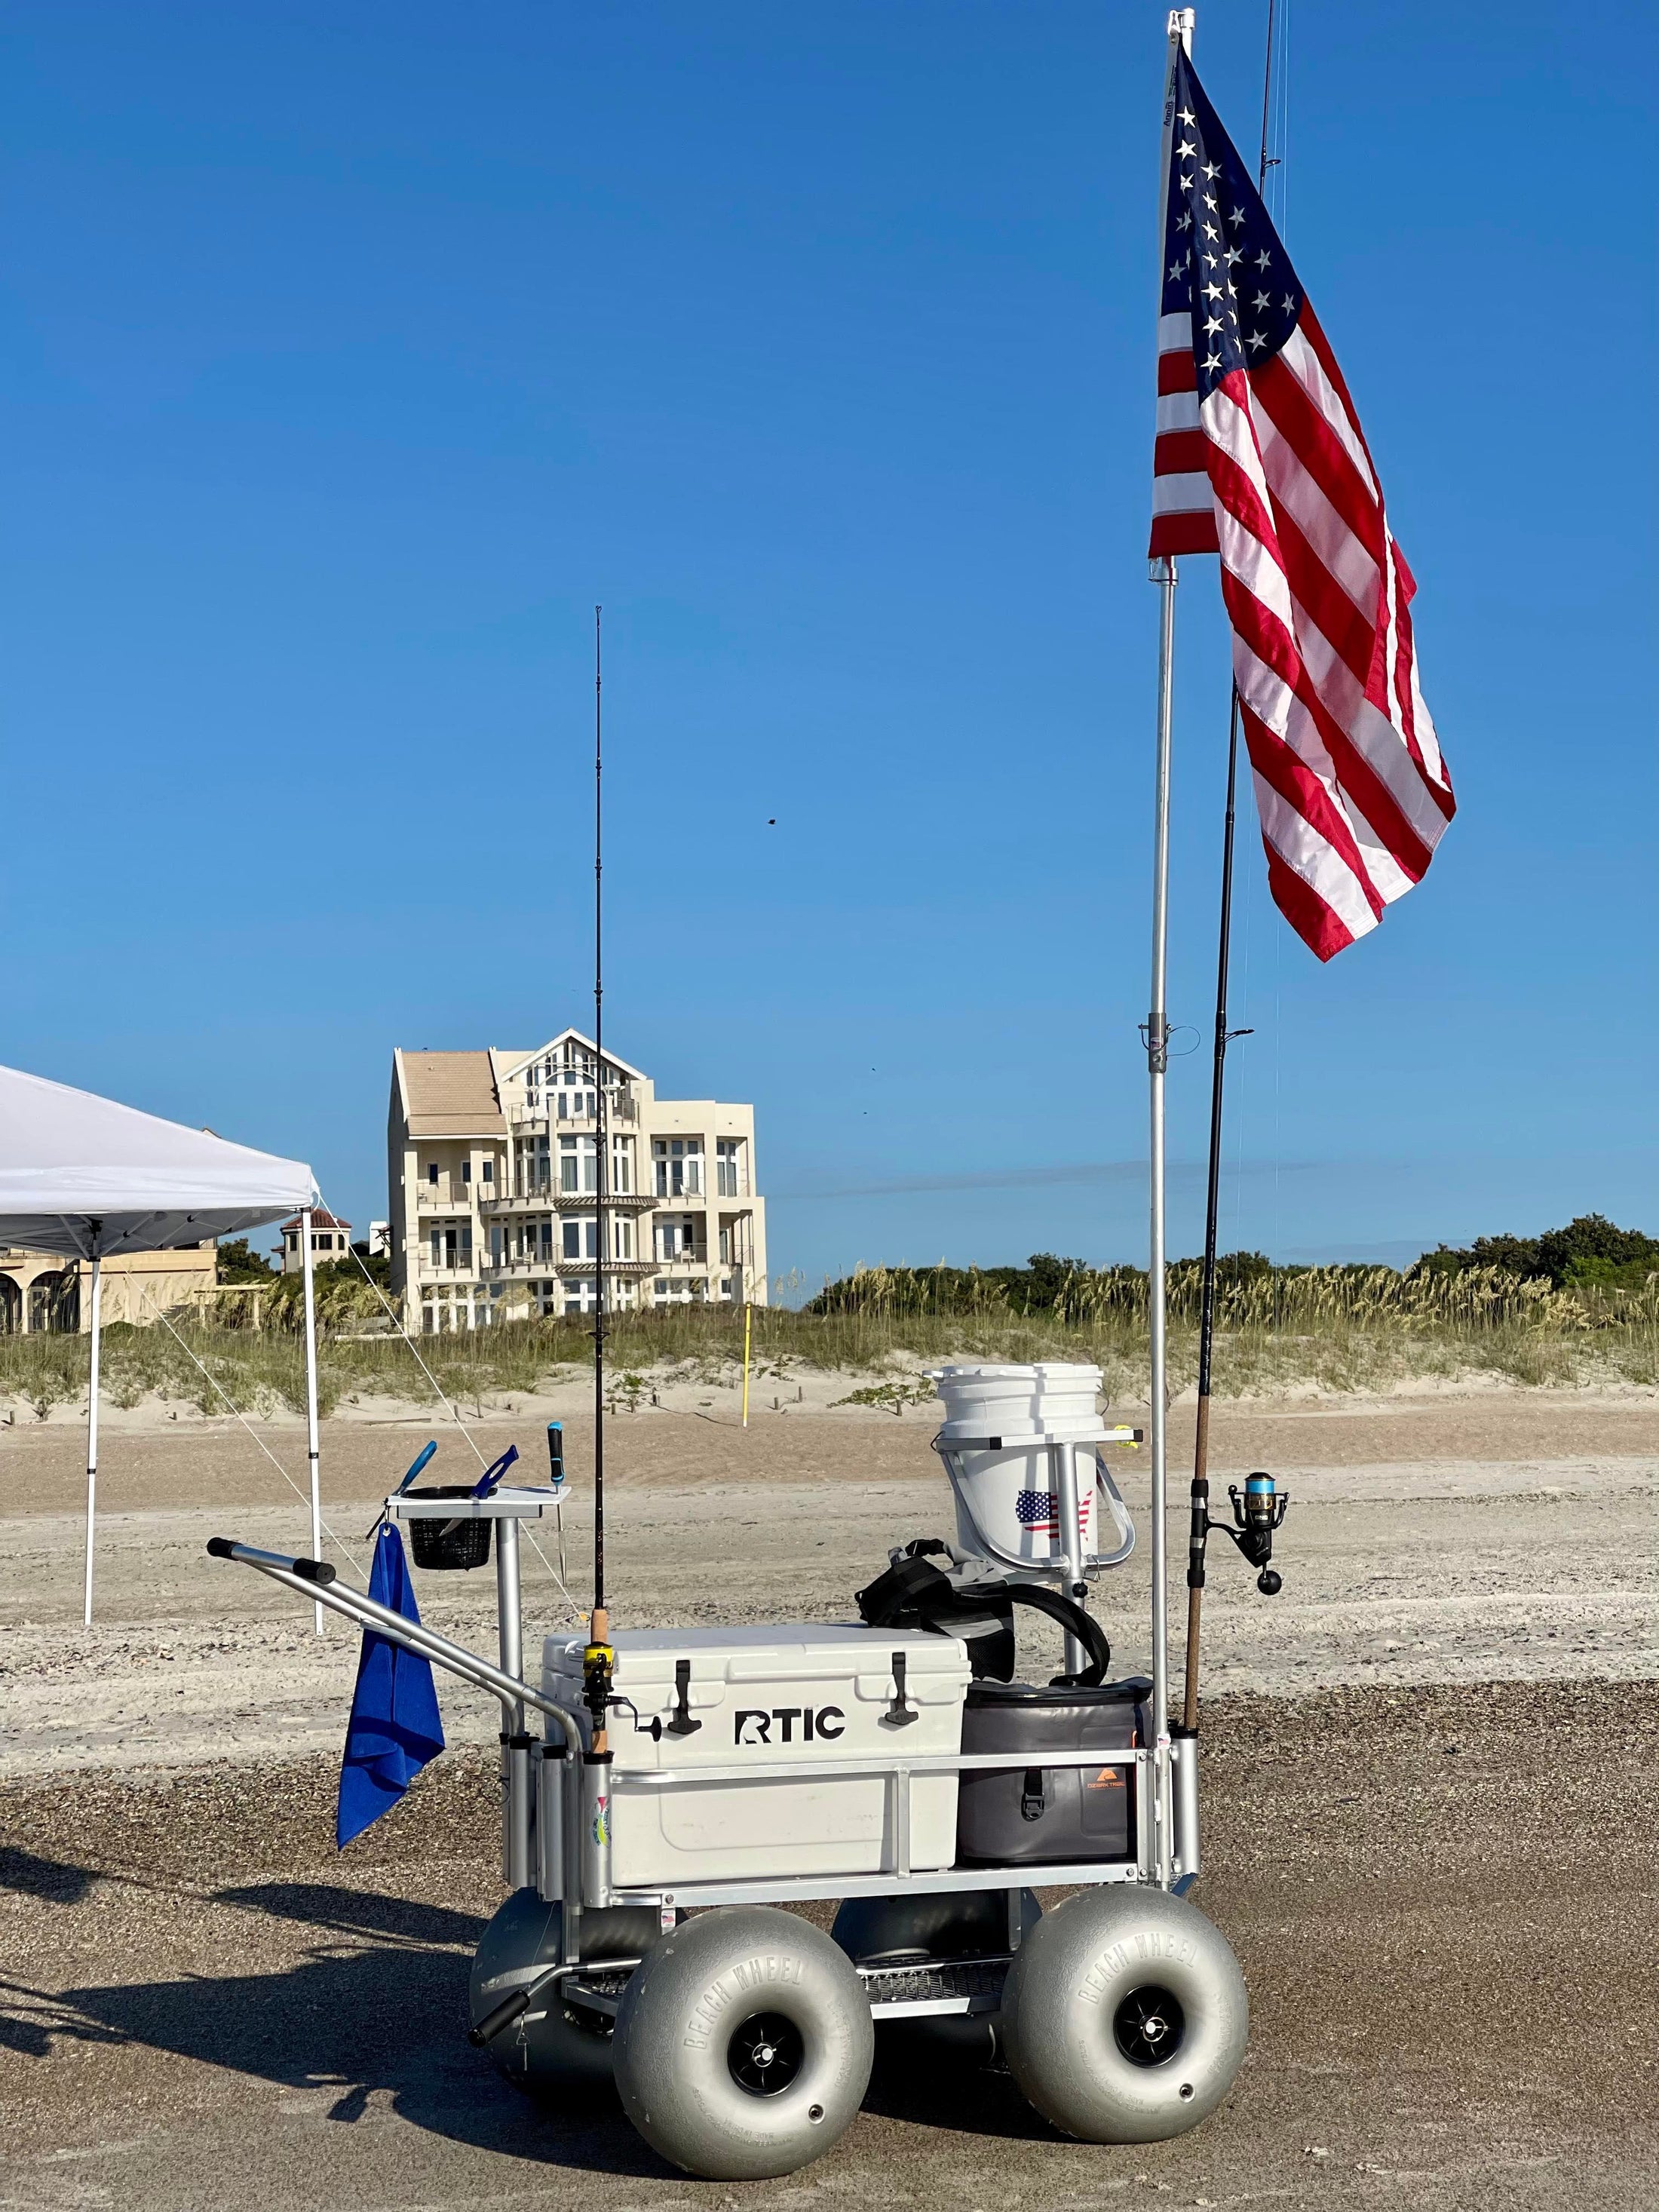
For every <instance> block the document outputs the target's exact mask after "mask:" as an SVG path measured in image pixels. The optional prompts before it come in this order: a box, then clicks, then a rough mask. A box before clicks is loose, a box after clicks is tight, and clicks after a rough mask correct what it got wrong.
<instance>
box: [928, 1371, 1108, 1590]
mask: <svg viewBox="0 0 1659 2212" xmlns="http://www.w3.org/2000/svg"><path fill="white" fill-rule="evenodd" d="M928 1379H929V1380H930V1381H931V1382H932V1383H933V1385H934V1387H935V1388H936V1389H937V1390H938V1392H939V1397H940V1399H941V1400H942V1401H944V1406H945V1423H944V1426H943V1427H942V1428H941V1429H940V1431H939V1435H938V1437H937V1438H936V1439H935V1442H936V1444H937V1446H938V1449H939V1455H940V1457H941V1458H942V1459H943V1460H944V1462H945V1469H946V1471H947V1473H948V1474H949V1475H950V1477H951V1489H952V1491H953V1492H955V1496H956V1506H957V1543H958V1545H959V1546H960V1547H961V1548H962V1549H963V1551H964V1552H970V1553H974V1554H975V1555H976V1556H977V1557H980V1558H990V1559H994V1560H997V1561H998V1562H1000V1564H1001V1565H1007V1566H1012V1565H1018V1566H1024V1567H1030V1568H1034V1569H1037V1570H1042V1569H1044V1568H1047V1569H1049V1570H1053V1569H1055V1568H1058V1567H1060V1566H1062V1565H1064V1563H1065V1560H1066V1553H1067V1550H1068V1549H1069V1548H1070V1547H1068V1546H1067V1545H1066V1541H1065V1537H1064V1532H1063V1530H1062V1528H1061V1524H1060V1469H1059V1468H1058V1467H1057V1465H1056V1463H1055V1462H1056V1459H1057V1457H1058V1455H1057V1454H1056V1453H1055V1452H1054V1451H1052V1450H1051V1449H1049V1447H1050V1445H1063V1446H1064V1447H1065V1448H1066V1449H1067V1450H1068V1451H1069V1452H1070V1453H1071V1455H1072V1462H1073V1468H1074V1470H1075V1476H1074V1479H1075V1480H1076V1484H1077V1504H1078V1538H1077V1547H1076V1549H1077V1554H1078V1556H1079V1557H1080V1558H1082V1559H1091V1558H1093V1557H1095V1556H1096V1555H1097V1553H1098V1552H1099V1551H1100V1548H1101V1547H1100V1544H1099V1541H1098V1528H1097V1499H1096V1482H1097V1475H1098V1474H1099V1471H1100V1470H1099V1468H1098V1465H1097V1458H1096V1455H1095V1452H1094V1450H1093V1449H1092V1448H1091V1446H1090V1445H1089V1444H1088V1443H1086V1442H1085V1441H1079V1440H1082V1439H1089V1438H1092V1437H1098V1436H1099V1434H1100V1430H1101V1415H1100V1413H1098V1412H1097V1408H1096V1400H1097V1396H1098V1395H1099V1390H1100V1383H1101V1373H1100V1370H1099V1368H1097V1367H1089V1366H1083V1365H1078V1364H1072V1363H1070V1362H1066V1361H1060V1360H1049V1361H1046V1362H1043V1363H1042V1364H1039V1365H1036V1366H1032V1367H941V1368H938V1369H935V1370H933V1372H932V1374H931V1375H930V1376H929V1378H928Z"/></svg>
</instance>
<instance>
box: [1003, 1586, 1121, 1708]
mask: <svg viewBox="0 0 1659 2212" xmlns="http://www.w3.org/2000/svg"><path fill="white" fill-rule="evenodd" d="M1003 1587H1004V1589H1006V1592H1007V1595H1009V1596H1010V1597H1011V1598H1012V1600H1013V1601H1014V1603H1015V1604H1016V1605H1029V1606H1030V1607H1031V1608H1032V1610H1033V1611H1034V1612H1036V1613H1047V1614H1048V1618H1049V1620H1055V1621H1058V1622H1059V1624H1060V1626H1061V1627H1062V1628H1063V1629H1065V1630H1066V1632H1067V1634H1068V1635H1072V1636H1074V1637H1076V1638H1077V1640H1078V1642H1079V1644H1081V1645H1082V1646H1083V1648H1084V1650H1085V1651H1086V1652H1087V1653H1088V1655H1089V1663H1088V1665H1087V1666H1086V1667H1085V1668H1084V1669H1083V1671H1082V1673H1081V1674H1056V1675H1055V1676H1054V1681H1053V1682H1052V1684H1051V1685H1050V1687H1051V1688H1054V1689H1056V1690H1092V1689H1093V1688H1094V1687H1095V1686H1096V1685H1097V1683H1100V1682H1103V1681H1104V1680H1105V1679H1106V1676H1107V1673H1108V1671H1109V1668H1110V1667H1111V1663H1112V1647H1111V1645H1110V1644H1109V1643H1108V1642H1107V1641H1106V1632H1105V1630H1104V1629H1103V1627H1102V1626H1101V1625H1100V1623H1099V1622H1098V1621H1097V1620H1096V1619H1095V1617H1094V1615H1093V1613H1085V1611H1084V1609H1083V1607H1081V1606H1080V1605H1079V1604H1077V1603H1076V1602H1075V1601H1074V1600H1073V1599H1071V1598H1069V1597H1063V1596H1062V1595H1060V1592H1059V1591H1058V1590H1055V1589H1048V1588H1047V1587H1046V1586H1045V1585H1044V1584H1043V1583H1005V1584H1004V1586H1003Z"/></svg>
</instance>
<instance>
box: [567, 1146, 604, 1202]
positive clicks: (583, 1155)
mask: <svg viewBox="0 0 1659 2212" xmlns="http://www.w3.org/2000/svg"><path fill="white" fill-rule="evenodd" d="M559 1188H560V1189H561V1190H562V1191H570V1192H578V1191H596V1190H598V1188H599V1151H598V1148H597V1146H595V1144H594V1142H593V1139H592V1137H561V1138H560V1139H559Z"/></svg>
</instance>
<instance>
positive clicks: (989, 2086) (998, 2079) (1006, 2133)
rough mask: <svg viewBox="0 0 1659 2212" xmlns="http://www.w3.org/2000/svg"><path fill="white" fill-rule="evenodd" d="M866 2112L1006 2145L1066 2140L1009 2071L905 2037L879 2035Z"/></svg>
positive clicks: (867, 2093)
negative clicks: (943, 2054)
mask: <svg viewBox="0 0 1659 2212" xmlns="http://www.w3.org/2000/svg"><path fill="white" fill-rule="evenodd" d="M864 2109H865V2111H866V2112H873V2113H875V2114H877V2115H878V2117H879V2118H882V2119H887V2120H902V2121H905V2122H906V2123H907V2124H908V2125H910V2126H912V2127H921V2128H938V2129H941V2130H949V2131H950V2132H951V2133H953V2134H957V2135H968V2136H982V2137H987V2138H991V2139H994V2140H996V2141H999V2142H1033V2143H1036V2142H1060V2140H1061V2137H1060V2135H1059V2134H1058V2133H1057V2131H1056V2130H1054V2129H1053V2128H1051V2127H1050V2126H1049V2125H1048V2122H1047V2121H1046V2120H1045V2119H1044V2118H1042V2115H1041V2114H1040V2113H1039V2112H1034V2111H1033V2110H1032V2108H1031V2106H1030V2105H1029V2104H1027V2102H1026V2100H1025V2099H1024V2096H1022V2095H1021V2093H1020V2092H1019V2089H1018V2087H1017V2086H1016V2084H1015V2082H1014V2079H1013V2076H1012V2075H1011V2074H1009V2073H1007V2072H1006V2070H1005V2069H1002V2068H1000V2067H998V2066H994V2065H992V2064H990V2063H988V2062H985V2063H963V2060H961V2059H960V2058H958V2059H956V2060H954V2061H952V2060H951V2058H949V2057H939V2055H938V2054H937V2053H934V2054H932V2055H930V2054H929V2053H928V2052H927V2051H926V2049H925V2048H923V2047H921V2046H919V2045H916V2044H915V2043H913V2042H912V2041H911V2040H910V2039H908V2037H904V2036H902V2035H900V2036H895V2035H893V2034H892V2033H890V2032H885V2033H884V2032H883V2031H882V2030H880V2029H878V2031H877V2034H876V2063H875V2069H874V2071H873V2072H872V2075H871V2076H870V2086H869V2087H868V2089H866V2092H865V2095H864Z"/></svg>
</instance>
